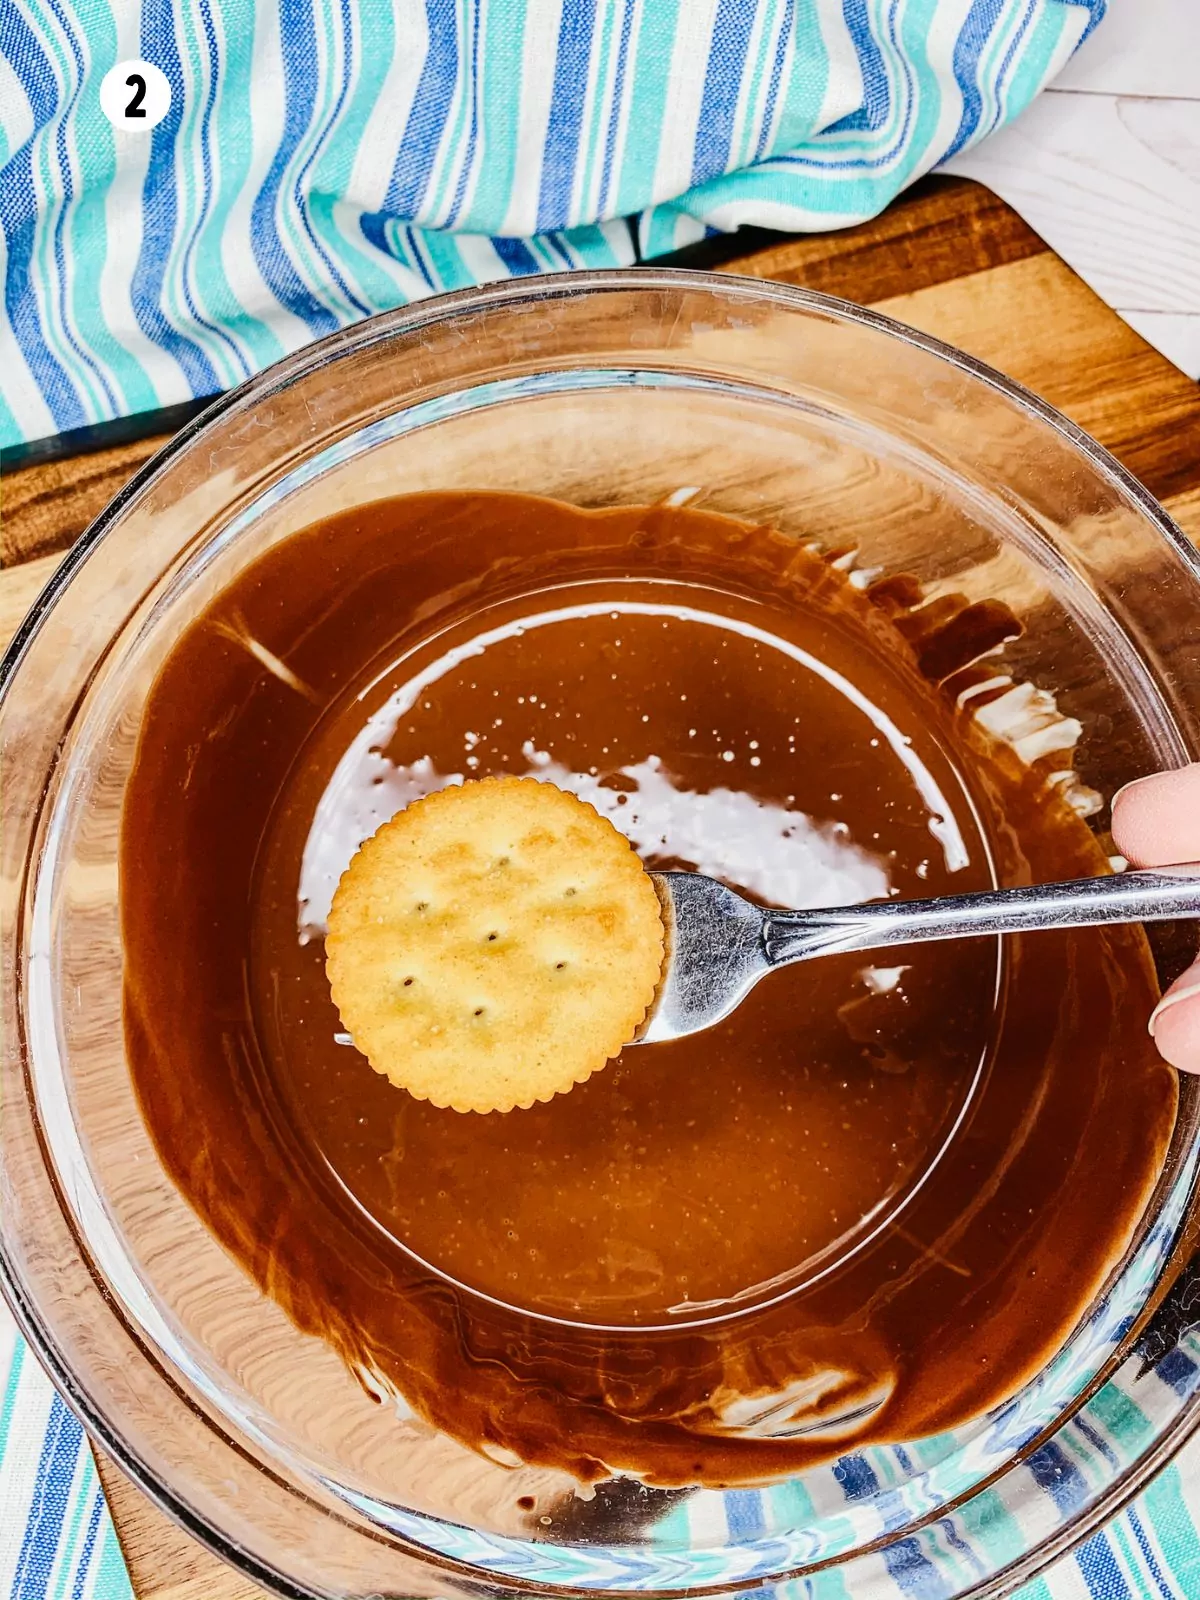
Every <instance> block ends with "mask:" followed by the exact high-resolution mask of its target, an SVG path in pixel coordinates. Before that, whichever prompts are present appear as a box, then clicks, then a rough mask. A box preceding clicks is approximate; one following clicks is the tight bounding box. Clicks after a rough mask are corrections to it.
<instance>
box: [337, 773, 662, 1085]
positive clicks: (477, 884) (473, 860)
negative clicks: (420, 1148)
mask: <svg viewBox="0 0 1200 1600" xmlns="http://www.w3.org/2000/svg"><path fill="white" fill-rule="evenodd" d="M325 949H326V971H327V973H328V976H329V982H330V987H331V989H332V991H333V998H334V1002H335V1004H336V1005H337V1008H338V1011H339V1013H340V1014H341V1018H342V1022H343V1023H344V1024H345V1026H346V1028H347V1029H348V1031H349V1033H350V1035H351V1037H352V1038H353V1040H354V1043H355V1045H356V1046H357V1048H358V1049H359V1050H360V1051H361V1052H362V1053H363V1055H365V1056H366V1057H367V1059H368V1061H369V1062H370V1063H371V1065H372V1066H373V1067H374V1068H375V1070H376V1071H377V1072H380V1073H382V1074H383V1075H384V1076H385V1077H386V1078H388V1079H390V1080H391V1082H392V1083H394V1084H396V1085H397V1086H398V1087H400V1088H404V1089H407V1090H408V1091H409V1093H410V1094H413V1095H415V1096H416V1097H417V1098H418V1099H419V1100H429V1101H432V1103H433V1104H434V1105H435V1106H451V1107H453V1108H454V1110H456V1111H511V1110H512V1109H513V1108H514V1107H516V1106H521V1107H528V1106H531V1105H533V1103H534V1102H535V1101H538V1100H550V1099H551V1098H553V1096H554V1095H556V1094H559V1093H561V1092H562V1091H563V1090H566V1089H570V1088H571V1086H572V1085H573V1084H576V1083H582V1082H583V1081H584V1079H586V1078H588V1077H590V1076H591V1074H592V1073H593V1072H595V1071H597V1070H598V1069H599V1068H600V1067H602V1066H604V1064H605V1063H606V1062H607V1061H609V1060H610V1059H611V1058H612V1057H613V1056H615V1055H616V1054H617V1053H618V1052H619V1051H620V1049H621V1047H622V1046H623V1045H625V1044H627V1043H628V1042H629V1040H630V1039H632V1037H633V1035H634V1033H635V1032H636V1030H637V1028H638V1025H639V1024H640V1023H641V1022H642V1020H643V1018H644V1017H645V1015H646V1012H647V1010H648V1008H649V1006H650V1002H651V1001H652V999H653V998H654V991H655V988H656V987H657V984H658V981H659V977H660V975H661V971H662V962H663V925H662V911H661V908H660V906H659V901H658V894H657V892H656V890H655V888H654V884H653V882H652V881H651V879H650V877H649V875H648V874H647V873H646V871H645V869H644V868H643V866H642V864H641V862H640V861H639V859H638V857H637V855H636V854H635V853H634V851H633V848H632V846H631V845H630V844H629V841H628V840H627V839H626V838H625V837H624V836H623V835H622V834H621V833H619V832H618V831H617V829H616V828H614V827H613V825H612V824H611V823H610V822H608V821H607V820H606V819H605V818H604V817H602V816H600V814H599V813H598V812H597V811H596V810H595V809H594V808H593V807H592V806H589V805H587V804H586V803H585V802H584V801H582V800H579V799H577V798H576V797H575V796H574V795H572V794H567V793H566V792H565V791H564V790H562V789H558V788H556V787H555V786H554V785H553V784H549V783H543V782H541V781H540V780H538V779H535V778H483V779H480V780H476V781H472V782H468V783H464V784H461V785H459V786H456V787H454V788H449V789H443V790H440V791H439V792H438V793H437V794H432V795H428V796H426V797H425V798H424V799H422V800H418V801H415V802H414V803H413V804H412V805H410V806H408V807H406V808H405V810H403V811H401V812H398V813H397V815H396V816H394V817H393V818H392V819H391V821H390V822H385V823H384V825H383V827H381V828H380V829H379V831H378V832H377V833H375V834H374V835H373V836H372V837H371V838H370V839H368V840H367V841H366V843H365V844H364V845H363V846H362V847H361V849H360V850H359V851H358V853H357V854H356V855H355V857H354V859H353V861H351V863H350V865H349V867H347V869H346V871H345V873H344V874H343V875H342V879H341V882H340V883H339V884H338V888H337V893H336V894H335V895H334V899H333V907H332V909H331V911H330V916H329V933H328V936H327V938H326V943H325Z"/></svg>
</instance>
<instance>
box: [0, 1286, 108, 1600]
mask: <svg viewBox="0 0 1200 1600" xmlns="http://www.w3.org/2000/svg"><path fill="white" fill-rule="evenodd" d="M132 1594H133V1590H132V1589H131V1588H130V1585H129V1578H128V1576H127V1575H126V1572H125V1563H124V1561H123V1560H122V1558H121V1549H120V1546H119V1545H118V1544H117V1537H116V1534H115V1533H114V1532H113V1526H112V1520H111V1518H110V1517H109V1514H108V1507H107V1506H106V1505H105V1503H104V1493H103V1491H102V1490H101V1488H100V1480H99V1478H98V1477H97V1476H96V1468H95V1465H94V1464H93V1462H92V1456H91V1451H90V1450H89V1449H88V1447H87V1441H86V1439H85V1438H84V1433H83V1429H82V1428H81V1427H80V1426H79V1423H78V1421H77V1420H76V1419H75V1417H74V1416H73V1415H72V1413H71V1412H70V1411H68V1410H67V1408H66V1406H65V1405H63V1403H62V1400H61V1399H60V1398H59V1396H58V1395H57V1394H56V1393H55V1391H54V1389H53V1388H52V1386H51V1384H50V1380H49V1379H48V1378H47V1377H46V1374H45V1373H44V1372H43V1371H42V1369H41V1367H39V1366H38V1364H37V1362H36V1361H35V1360H34V1358H33V1356H32V1355H31V1354H30V1352H29V1350H28V1349H27V1347H26V1346H25V1344H24V1343H23V1341H22V1340H21V1338H20V1336H19V1335H18V1333H17V1330H16V1327H15V1325H14V1323H13V1320H12V1318H11V1317H10V1316H9V1314H8V1311H7V1309H6V1308H5V1306H4V1303H3V1301H0V1596H2V1597H3V1600H131V1597H132Z"/></svg>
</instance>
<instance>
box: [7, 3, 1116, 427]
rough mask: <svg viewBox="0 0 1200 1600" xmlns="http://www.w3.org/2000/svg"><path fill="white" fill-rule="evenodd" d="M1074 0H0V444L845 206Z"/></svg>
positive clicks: (973, 125)
mask: <svg viewBox="0 0 1200 1600" xmlns="http://www.w3.org/2000/svg"><path fill="white" fill-rule="evenodd" d="M1104 4H1105V0H390V3H389V0H371V3H353V0H2V3H0V241H2V244H3V248H4V250H5V254H6V261H5V268H6V287H5V299H4V305H3V311H2V313H0V339H2V340H3V346H4V355H3V361H2V362H0V443H8V444H11V443H14V442H17V441H21V440H29V439H33V438H41V437H45V436H47V435H51V434H55V433H59V432H63V431H65V430H68V429H72V428H77V427H81V426H84V425H86V424H88V423H93V422H98V421H104V420H107V419H110V418H112V417H116V416H121V415H124V414H129V413H135V412H139V411H148V410H153V409H155V408H157V407H160V406H165V405H169V404H173V403H176V402H180V401H184V400H188V399H191V398H193V397H196V396H202V395H206V394H211V393H215V392H217V391H218V390H221V389H224V388H226V387H228V386H230V385H231V384H234V383H237V382H239V381H240V380H241V379H243V378H245V377H246V376H247V375H248V374H250V373H252V372H254V371H257V370H258V369H259V368H261V367H263V366H266V365H268V364H269V363H270V362H272V361H274V360H276V359H277V358H278V357H280V356H281V355H283V354H285V353H286V352H288V351H291V350H294V349H296V348H297V346H299V345H302V344H304V343H305V341H306V340H309V339H313V338H315V337H318V336H319V335H321V334H325V333H329V332H331V331H332V330H333V329H335V328H338V327H341V326H343V325H344V324H346V323H349V322H353V321H354V320H356V319H357V318H360V317H363V316H366V315H368V314H369V313H371V312H374V311H379V310H382V309H384V308H388V307H392V306H395V305H398V304H401V303H403V302H405V301H407V300H411V299H413V298H415V297H417V296H421V295H428V294H432V293H435V292H436V291H438V290H440V289H448V288H455V287H459V286H461V285H464V284H470V283H476V282H480V281H482V280H484V279H489V278H497V277H504V276H508V275H513V274H520V273H529V272H544V271H551V270H561V269H563V268H565V267H576V266H599V265H603V266H612V265H614V264H621V263H628V262H631V261H633V260H634V259H636V257H637V256H639V255H640V256H642V257H649V256H654V255H657V254H660V253H662V252H663V251H667V250H670V249H672V248H674V247H676V246H678V245H681V244H684V243H686V242H689V241H691V240H694V239H696V238H698V237H701V236H703V235H704V233H705V232H706V230H726V229H732V228H736V227H738V226H740V225H742V224H747V223H759V224H763V225H765V226H768V227H776V228H783V229H792V230H804V229H817V228H828V227H837V226H840V225H844V224H848V223H852V222H855V221H859V220H861V219H863V218H865V217H868V216H871V215H873V214H874V213H876V212H877V211H879V210H880V209H881V208H882V207H883V206H884V205H886V203H887V202H888V201H889V200H890V199H891V198H892V197H893V196H894V195H895V194H897V193H898V192H899V190H900V189H902V188H903V187H904V186H905V185H906V184H908V183H910V182H912V180H913V179H914V178H916V177H918V176H919V175H921V174H922V173H924V172H927V171H929V170H930V169H931V168H933V167H935V166H936V165H937V164H938V163H939V162H941V161H943V160H944V159H946V158H947V157H948V156H950V155H952V154H954V153H955V152H957V151H958V150H961V149H962V148H963V147H964V146H965V145H968V144H971V143H973V142H975V141H976V140H978V139H980V138H982V137H983V136H985V135H986V134H987V133H988V132H989V131H990V130H991V129H993V128H995V127H996V126H998V125H999V124H1000V123H1001V122H1003V121H1005V120H1006V119H1007V118H1009V117H1011V116H1013V115H1014V114H1016V113H1017V112H1019V111H1020V110H1021V109H1022V107H1024V106H1025V105H1026V104H1027V103H1028V101H1029V100H1030V99H1031V98H1032V97H1033V96H1034V95H1035V94H1036V93H1037V91H1038V90H1039V89H1040V88H1041V87H1042V85H1043V84H1044V83H1046V81H1047V80H1048V79H1049V78H1050V77H1052V76H1053V74H1054V73H1055V72H1056V70H1057V69H1058V68H1059V67H1060V66H1062V64H1063V63H1064V62H1065V61H1066V59H1067V57H1068V56H1069V55H1070V54H1071V52H1072V51H1073V50H1074V48H1075V46H1076V45H1077V44H1078V43H1079V41H1080V39H1081V38H1082V37H1083V35H1084V34H1085V33H1086V31H1087V30H1088V29H1089V28H1090V27H1091V26H1092V25H1093V24H1094V23H1095V22H1096V21H1098V20H1099V17H1100V15H1101V14H1102V12H1103V8H1104ZM136 57H142V58H144V59H146V60H148V61H151V62H153V63H155V64H157V65H158V66H159V67H161V69H162V71H163V72H164V73H165V74H166V77H167V79H168V81H169V83H170V85H171V90H172V103H171V109H170V111H169V113H168V114H167V116H166V118H165V120H163V121H162V122H161V123H160V124H159V125H158V126H157V127H156V128H155V129H154V130H153V132H151V133H143V132H140V131H138V132H128V131H115V130H114V129H113V127H112V126H111V125H110V124H109V123H108V122H107V121H106V119H105V117H104V115H103V113H102V111H101V109H100V98H99V87H100V81H101V79H102V78H103V76H104V74H105V72H106V71H107V69H108V68H109V67H111V66H113V65H115V64H116V63H117V62H118V61H124V60H128V59H130V58H136ZM624 219H628V220H624Z"/></svg>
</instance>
